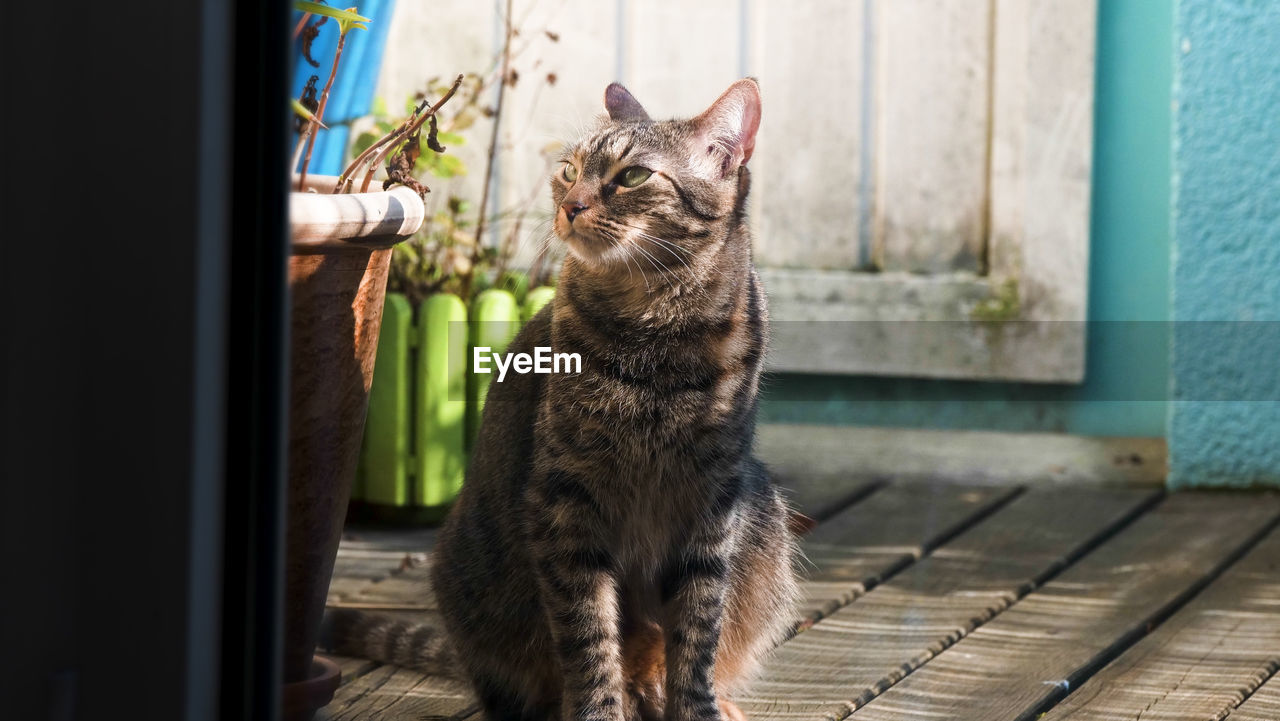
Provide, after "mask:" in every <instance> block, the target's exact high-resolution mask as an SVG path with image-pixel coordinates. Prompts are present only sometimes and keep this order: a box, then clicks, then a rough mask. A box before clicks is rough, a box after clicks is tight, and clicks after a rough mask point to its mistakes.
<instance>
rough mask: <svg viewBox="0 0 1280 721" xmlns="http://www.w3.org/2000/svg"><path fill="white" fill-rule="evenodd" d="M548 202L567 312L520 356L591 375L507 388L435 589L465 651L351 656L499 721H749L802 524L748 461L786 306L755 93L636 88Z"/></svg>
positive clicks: (493, 396) (345, 618) (749, 88)
mask: <svg viewBox="0 0 1280 721" xmlns="http://www.w3.org/2000/svg"><path fill="white" fill-rule="evenodd" d="M605 108H606V110H607V111H608V119H607V120H606V121H604V122H603V123H602V124H601V125H600V127H599V128H598V129H597V130H595V131H594V132H592V133H590V134H588V135H587V136H586V137H584V138H583V139H581V140H580V141H579V142H578V143H577V144H576V145H574V146H572V147H571V148H570V149H568V151H567V152H566V153H565V155H564V157H563V163H562V164H561V166H560V167H559V168H558V170H557V172H556V173H555V174H554V176H553V177H552V179H551V195H552V198H553V200H554V202H555V207H556V208H557V214H556V218H555V232H556V234H557V235H558V236H559V237H560V238H561V239H562V240H563V241H564V242H565V243H566V244H567V245H568V250H569V252H568V254H567V257H566V260H565V262H564V267H563V269H562V272H561V275H560V281H559V284H558V288H557V291H556V296H555V300H554V301H553V302H552V304H551V305H550V306H548V307H547V308H544V309H543V311H542V312H541V313H539V314H538V315H537V316H536V317H534V318H533V319H532V320H531V321H530V322H529V323H528V324H527V325H526V326H525V328H524V329H523V331H522V332H521V333H520V334H519V336H518V337H517V338H516V339H515V341H514V342H513V343H512V345H511V346H510V348H509V349H508V350H509V351H511V352H523V353H532V352H533V349H534V347H535V346H550V347H552V349H553V350H554V351H555V352H562V351H567V352H576V353H579V354H581V356H582V359H583V360H582V372H581V373H580V374H552V375H536V374H528V375H511V376H508V377H507V380H506V381H505V382H503V383H494V384H492V386H491V387H490V390H489V395H488V400H487V403H486V406H485V409H484V418H483V425H482V427H481V430H480V434H479V438H478V440H477V442H476V449H475V453H474V456H473V458H472V461H471V468H470V473H469V476H468V478H467V482H466V484H465V487H464V488H463V490H462V494H461V495H460V496H459V498H458V501H457V505H456V506H455V507H454V508H453V510H452V512H451V514H450V516H449V518H448V520H447V521H446V523H445V525H444V528H443V530H442V531H441V533H440V536H439V541H438V543H437V546H436V549H435V554H434V568H433V571H432V581H433V585H434V589H435V593H436V596H437V599H438V602H439V607H440V610H441V612H442V614H443V616H444V619H445V624H446V627H447V628H446V630H447V635H443V634H441V633H440V632H439V631H438V630H437V629H433V628H431V627H428V626H415V625H411V624H407V623H404V622H396V621H391V620H386V619H378V618H372V617H366V616H361V615H359V614H357V613H354V612H344V613H339V614H337V615H333V616H331V617H330V619H329V623H330V624H331V625H330V628H329V634H330V636H331V637H332V638H333V645H334V646H336V648H337V649H338V650H343V651H346V652H348V653H352V652H354V653H359V654H362V655H370V656H374V657H380V658H382V659H384V660H387V661H391V662H394V663H398V664H401V665H406V666H412V667H417V668H420V669H425V670H429V671H430V670H439V669H440V668H441V667H444V666H454V667H457V668H459V669H460V670H461V671H462V672H464V673H465V675H466V676H467V677H468V678H469V679H470V680H471V682H472V683H473V685H474V688H475V691H476V693H477V695H478V696H479V698H480V700H481V702H482V704H483V707H484V710H485V712H486V714H487V716H488V718H489V719H491V721H500V720H506V719H528V720H529V721H534V720H537V721H545V720H547V719H556V718H557V717H559V718H563V719H565V720H566V721H623V720H626V721H642V720H643V721H658V720H660V719H665V720H666V721H704V720H708V721H720V720H721V719H731V720H734V721H741V719H742V713H741V711H739V710H738V709H737V707H735V706H734V705H733V704H732V703H730V702H729V701H728V700H727V698H728V696H730V695H731V694H732V693H733V692H734V691H735V690H736V689H738V688H740V686H741V684H742V683H743V682H744V681H745V680H747V679H748V677H749V676H750V674H751V672H752V671H753V669H754V668H755V667H756V666H757V663H758V661H759V660H760V659H761V657H762V655H763V654H764V653H765V652H767V651H768V650H769V649H770V648H771V647H773V646H774V645H776V643H778V642H779V641H780V640H781V639H782V638H783V637H784V635H785V634H786V633H787V631H788V630H789V628H790V625H791V623H792V621H793V618H794V617H793V613H792V606H793V602H794V599H795V596H796V588H797V587H796V582H795V576H794V568H793V566H794V563H795V558H796V547H795V542H794V539H793V537H792V535H791V532H790V531H789V529H788V509H787V507H786V505H785V503H784V501H783V499H782V498H781V496H780V495H779V493H778V491H777V490H776V489H775V487H774V486H773V485H772V483H771V482H770V480H769V476H768V474H767V473H766V471H765V468H764V467H763V465H762V464H761V463H760V462H759V461H758V460H756V459H755V458H754V457H753V456H752V454H751V448H752V441H753V438H754V433H755V415H756V392H757V385H758V381H759V375H760V367H761V362H762V359H763V355H764V351H765V333H766V310H765V296H764V292H763V288H762V286H761V284H760V280H759V278H758V277H757V276H756V273H755V270H754V269H753V267H752V264H751V238H750V235H749V233H748V229H747V222H746V211H745V205H746V200H747V189H748V186H749V184H750V175H749V173H748V171H747V169H746V168H745V167H744V165H745V163H746V162H747V160H749V159H750V158H751V152H752V150H753V148H754V145H755V136H756V129H757V128H758V127H759V123H760V91H759V89H758V87H757V85H756V83H755V81H754V80H740V81H738V82H736V83H734V84H733V85H732V86H730V87H729V89H728V90H727V91H726V92H725V93H724V94H723V95H721V96H720V98H719V99H718V100H716V102H715V103H714V104H712V105H711V107H710V108H708V109H707V110H706V111H705V112H703V113H702V114H701V115H699V116H697V117H696V118H693V119H691V120H668V121H654V120H651V119H650V118H649V115H648V114H647V113H646V112H645V111H644V109H643V108H642V107H641V106H640V104H639V103H638V102H637V101H636V99H635V98H634V97H633V96H632V95H631V94H630V93H629V92H628V91H627V90H626V89H625V88H623V87H622V86H621V85H618V84H613V85H610V86H609V88H608V89H607V90H606V92H605Z"/></svg>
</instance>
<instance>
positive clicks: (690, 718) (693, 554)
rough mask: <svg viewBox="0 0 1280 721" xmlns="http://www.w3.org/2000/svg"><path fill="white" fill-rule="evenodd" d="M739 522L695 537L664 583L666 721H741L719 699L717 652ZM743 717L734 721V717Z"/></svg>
mask: <svg viewBox="0 0 1280 721" xmlns="http://www.w3.org/2000/svg"><path fill="white" fill-rule="evenodd" d="M736 527H737V524H736V523H735V519H733V518H728V519H721V520H720V521H719V522H717V523H714V524H712V525H710V526H708V527H706V528H703V529H701V530H700V532H698V533H695V534H693V535H692V537H691V538H690V539H689V540H688V541H687V542H686V543H685V544H684V545H683V547H682V548H680V549H679V550H678V551H677V552H676V553H675V554H674V555H673V556H672V558H671V560H670V561H669V562H668V563H667V566H666V568H665V569H664V571H663V573H662V576H661V579H660V592H661V594H662V601H663V617H664V623H663V626H664V632H665V640H666V655H667V659H666V660H667V680H666V681H667V682H666V696H667V703H666V712H665V715H664V716H665V721H722V719H726V718H727V719H730V721H740V719H741V712H740V711H738V710H737V708H736V707H733V706H732V704H728V703H727V702H726V703H720V702H718V701H717V699H716V694H715V685H714V679H715V664H716V652H717V650H718V648H719V645H720V631H721V626H722V623H723V618H724V605H725V598H726V596H727V594H728V590H729V580H730V579H729V568H730V556H731V553H732V549H733V545H734V542H735V539H736V535H737V534H736ZM735 713H736V715H737V716H738V719H734V718H733V716H734V715H735Z"/></svg>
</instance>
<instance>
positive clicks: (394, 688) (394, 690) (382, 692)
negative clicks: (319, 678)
mask: <svg viewBox="0 0 1280 721" xmlns="http://www.w3.org/2000/svg"><path fill="white" fill-rule="evenodd" d="M477 707H478V704H477V702H476V699H475V696H474V695H473V694H472V693H471V690H470V688H468V687H467V685H466V684H465V683H463V682H462V681H458V680H453V679H446V678H442V677H438V676H424V675H422V674H420V673H417V672H416V671H408V670H405V669H399V668H396V667H394V666H379V667H378V668H376V669H374V670H372V671H370V672H369V673H366V674H364V675H363V676H360V677H359V678H357V679H355V680H354V681H352V682H351V683H349V684H346V685H344V686H342V687H340V688H339V689H338V692H337V693H336V694H334V697H333V701H331V702H330V703H329V705H328V706H326V707H325V708H324V709H323V710H321V712H320V713H319V714H318V715H317V718H318V719H322V721H366V720H368V721H372V720H374V719H420V718H428V717H429V718H431V719H435V720H438V721H446V720H448V719H462V718H463V717H465V716H469V715H471V714H473V713H474V712H475V710H476V709H477Z"/></svg>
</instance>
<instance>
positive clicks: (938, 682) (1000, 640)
mask: <svg viewBox="0 0 1280 721" xmlns="http://www.w3.org/2000/svg"><path fill="white" fill-rule="evenodd" d="M1277 501H1280V498H1277V497H1274V496H1269V497H1268V496H1261V497H1260V496H1256V495H1253V496H1249V495H1239V494H1236V495H1231V494H1206V493H1179V494H1176V495H1174V496H1172V497H1170V498H1169V499H1168V500H1166V501H1165V502H1164V503H1162V504H1161V505H1159V506H1157V507H1156V508H1155V509H1154V510H1153V511H1151V512H1150V513H1147V514H1145V515H1143V516H1142V517H1140V518H1139V519H1138V520H1137V521H1136V522H1134V523H1133V524H1131V525H1130V526H1129V527H1127V528H1126V529H1125V530H1124V531H1123V532H1121V533H1119V534H1117V535H1116V536H1115V537H1114V538H1113V539H1111V540H1110V541H1109V542H1108V543H1106V544H1104V545H1103V546H1101V547H1099V548H1098V549H1095V551H1094V552H1092V553H1091V554H1089V555H1088V556H1086V557H1085V558H1083V559H1082V560H1081V561H1079V562H1078V563H1076V564H1075V565H1073V566H1071V567H1070V568H1068V569H1066V570H1065V571H1064V572H1063V573H1062V574H1061V575H1059V576H1058V577H1056V578H1055V579H1053V580H1052V581H1050V582H1049V583H1047V584H1045V585H1044V586H1043V587H1042V588H1040V589H1038V590H1037V591H1036V592H1035V593H1032V594H1029V595H1028V596H1026V597H1025V598H1024V599H1023V600H1022V601H1021V602H1019V603H1018V604H1017V605H1015V606H1013V607H1012V608H1010V609H1008V610H1006V611H1005V612H1004V613H1002V614H1001V615H1000V616H998V617H997V618H995V619H993V620H992V621H990V622H989V623H987V624H985V625H983V626H981V627H980V628H978V629H976V630H975V631H974V632H972V633H971V634H969V636H968V637H966V638H965V639H963V640H962V641H961V642H959V643H956V644H955V645H953V646H952V647H951V648H949V649H948V650H947V651H946V652H945V653H942V654H939V655H938V656H937V657H936V658H935V659H933V660H932V661H931V662H930V663H929V664H928V665H926V666H924V667H923V668H921V669H919V670H917V671H916V672H915V673H913V674H911V675H910V676H908V677H907V678H905V679H903V680H902V681H901V682H899V683H898V684H896V685H895V686H893V687H892V688H890V689H889V690H887V691H885V692H884V693H882V694H880V695H879V696H877V697H875V698H874V699H872V700H871V701H870V702H869V703H868V704H866V705H865V706H861V707H859V708H857V709H856V710H855V711H854V714H853V719H854V721H889V720H893V721H898V720H900V719H917V718H935V717H937V718H950V719H955V721H970V720H973V721H977V720H979V719H981V720H983V721H985V720H987V719H993V718H1001V719H1014V720H1016V721H1025V720H1028V719H1035V718H1037V717H1038V716H1039V715H1040V714H1041V713H1043V712H1045V711H1047V710H1048V709H1050V708H1051V707H1052V706H1054V705H1055V704H1056V703H1058V702H1059V701H1060V700H1061V699H1062V698H1063V697H1064V696H1066V694H1067V692H1068V691H1069V690H1070V689H1074V688H1077V687H1079V686H1080V684H1082V683H1084V682H1085V681H1086V680H1087V679H1088V678H1090V677H1091V676H1092V675H1094V674H1095V673H1096V672H1097V671H1098V670H1099V669H1100V668H1102V667H1103V666H1105V665H1106V664H1107V663H1109V662H1111V661H1112V660H1114V659H1115V658H1116V657H1117V656H1119V655H1120V654H1121V653H1123V652H1124V651H1125V650H1126V649H1128V648H1130V647H1131V646H1133V644H1134V643H1135V642H1137V641H1138V640H1140V639H1141V638H1142V637H1143V636H1145V635H1146V634H1147V633H1149V632H1150V631H1151V630H1152V629H1154V628H1156V627H1158V626H1159V624H1160V623H1162V622H1164V621H1165V620H1167V619H1168V618H1169V617H1170V616H1171V615H1172V614H1173V613H1175V612H1176V611H1177V610H1178V609H1179V608H1181V607H1183V606H1184V605H1185V604H1186V603H1187V602H1188V601H1189V600H1191V599H1192V598H1194V597H1195V595H1196V594H1197V593H1198V592H1200V591H1201V590H1203V589H1204V588H1205V587H1207V586H1208V585H1209V584H1210V583H1212V582H1213V581H1214V580H1215V579H1217V578H1218V577H1219V576H1220V575H1221V574H1222V573H1223V572H1224V571H1225V570H1226V569H1228V568H1229V567H1230V566H1231V565H1232V564H1233V563H1234V562H1236V561H1237V560H1238V559H1240V558H1241V557H1242V556H1244V554H1246V553H1247V552H1248V551H1249V550H1250V549H1251V548H1253V547H1254V546H1255V545H1256V544H1257V543H1258V542H1259V541H1260V540H1261V539H1262V538H1264V537H1265V536H1266V534H1267V533H1268V532H1270V531H1271V529H1272V528H1274V527H1275V526H1276V524H1277V522H1278V521H1280V503H1277Z"/></svg>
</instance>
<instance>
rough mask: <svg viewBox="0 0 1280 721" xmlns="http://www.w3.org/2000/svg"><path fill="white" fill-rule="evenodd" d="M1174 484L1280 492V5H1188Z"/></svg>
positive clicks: (1179, 64) (1181, 40) (1196, 0)
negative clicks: (1266, 487) (1270, 488)
mask: <svg viewBox="0 0 1280 721" xmlns="http://www.w3.org/2000/svg"><path fill="white" fill-rule="evenodd" d="M1176 32H1177V35H1176V43H1177V47H1176V49H1175V53H1174V56H1175V60H1174V68H1175V74H1174V100H1175V106H1174V107H1175V110H1174V113H1173V116H1174V124H1173V127H1174V137H1173V154H1174V175H1173V178H1174V184H1173V185H1174V203H1173V228H1174V252H1173V267H1172V307H1173V320H1174V321H1175V322H1174V323H1173V343H1172V366H1171V375H1172V378H1171V380H1172V383H1171V388H1172V394H1173V398H1174V403H1173V405H1172V409H1171V413H1170V418H1169V430H1168V438H1169V452H1170V475H1169V485H1170V486H1171V487H1187V486H1244V485H1270V486H1276V487H1280V52H1278V50H1280V48H1278V47H1277V45H1276V39H1277V38H1280V3H1275V2H1259V1H1257V0H1178V3H1177V11H1176Z"/></svg>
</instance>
